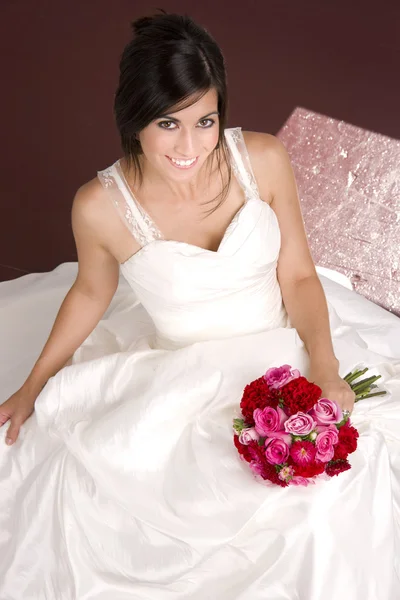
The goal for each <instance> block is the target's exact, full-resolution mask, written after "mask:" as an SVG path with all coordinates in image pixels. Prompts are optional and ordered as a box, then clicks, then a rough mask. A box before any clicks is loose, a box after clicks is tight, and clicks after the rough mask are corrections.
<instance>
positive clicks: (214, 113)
mask: <svg viewBox="0 0 400 600" xmlns="http://www.w3.org/2000/svg"><path fill="white" fill-rule="evenodd" d="M218 114H219V113H218V111H216V110H215V111H213V112H210V113H208V115H204V117H200V119H198V120H199V121H201V120H202V119H206V118H207V117H210V116H211V115H218ZM158 118H159V119H168V120H169V121H174V122H175V123H180V120H179V119H176V118H175V117H171V116H170V115H160V116H159V117H158Z"/></svg>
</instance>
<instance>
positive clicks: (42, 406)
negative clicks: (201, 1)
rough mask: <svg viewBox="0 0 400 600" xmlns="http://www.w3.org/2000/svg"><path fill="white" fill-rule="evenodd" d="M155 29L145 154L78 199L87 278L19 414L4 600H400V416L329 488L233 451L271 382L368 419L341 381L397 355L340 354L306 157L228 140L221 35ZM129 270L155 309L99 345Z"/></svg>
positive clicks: (367, 422) (19, 399)
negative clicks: (307, 221) (253, 464)
mask: <svg viewBox="0 0 400 600" xmlns="http://www.w3.org/2000/svg"><path fill="white" fill-rule="evenodd" d="M133 26H134V33H135V35H134V39H133V40H132V41H131V42H130V43H129V44H128V45H127V47H126V48H125V50H124V53H123V56H122V59H121V64H120V81H119V87H118V90H117V94H116V98H115V116H116V122H117V126H118V129H119V133H120V136H121V141H122V148H123V153H124V157H123V158H121V159H120V160H118V161H116V162H115V163H114V164H113V165H111V166H110V167H108V168H107V169H104V170H103V171H100V172H99V173H98V177H96V178H95V179H93V180H91V181H89V182H88V183H86V184H85V185H83V186H82V187H81V188H80V189H79V190H78V191H77V193H76V196H75V198H74V202H73V210H72V224H73V231H74V236H75V240H76V246H77V251H78V260H79V272H78V276H77V279H76V281H75V283H74V284H73V286H72V288H71V290H70V291H69V292H68V294H67V296H66V298H65V300H64V302H63V304H62V306H61V308H60V311H59V314H58V316H57V319H56V321H55V324H54V327H53V329H52V332H51V334H50V337H49V339H48V341H47V343H46V345H45V347H44V349H43V352H42V354H41V356H40V357H39V359H38V360H37V362H36V364H35V366H34V368H33V370H32V372H31V374H30V375H29V377H28V378H27V380H26V382H25V384H24V385H23V386H22V387H21V388H20V389H19V390H18V391H17V392H16V393H15V394H13V396H11V398H9V399H8V400H7V401H6V402H5V403H4V404H3V405H2V406H1V407H0V418H1V421H0V423H1V424H3V425H4V426H3V427H2V430H3V432H4V436H5V438H6V443H7V444H8V445H9V446H10V447H9V449H8V450H7V451H6V449H5V450H4V452H3V453H2V454H3V457H2V459H3V463H2V465H1V476H2V481H3V487H4V492H3V491H2V497H1V501H0V503H1V511H2V512H1V526H2V529H3V532H2V536H1V538H0V544H1V551H2V557H4V558H3V560H2V565H1V567H0V570H1V575H2V577H1V578H0V579H1V583H0V598H7V599H8V600H11V599H14V598H15V599H16V598H18V599H20V598H32V599H44V598H46V599H47V598H52V600H53V599H54V598H57V600H58V599H60V600H61V599H62V600H64V599H65V600H67V599H68V600H70V599H71V600H72V599H79V600H82V599H89V598H90V599H95V598H96V599H98V600H100V599H107V600H108V599H110V600H111V599H112V600H117V599H125V598H127V599H128V598H129V599H131V598H138V599H139V598H140V599H142V598H143V599H144V598H155V599H164V598H165V599H166V598H188V599H189V598H190V599H196V598H198V599H202V600H203V599H204V598H215V599H217V598H218V600H221V599H226V600H228V599H229V600H232V599H233V598H238V599H239V598H241V599H247V598H251V599H252V600H254V599H256V598H267V597H268V598H278V597H279V598H282V599H283V598H288V599H289V598H290V599H293V598H301V599H304V600H306V599H307V600H312V599H317V598H318V599H319V598H321V597H322V595H323V597H324V598H328V599H332V600H334V599H335V600H336V599H337V598H339V597H347V598H352V600H358V599H361V598H362V599H363V600H365V599H366V598H371V600H372V598H373V599H374V600H381V599H382V600H383V599H384V598H385V599H388V598H390V599H392V598H393V600H394V598H395V597H397V596H396V594H397V592H398V591H399V587H398V580H397V576H396V572H395V568H396V564H395V559H394V557H395V548H394V545H395V544H396V543H397V541H398V529H397V528H394V521H393V519H395V518H396V514H397V513H396V514H395V513H394V511H395V510H397V505H396V502H395V499H394V488H393V489H392V484H391V479H390V477H389V475H388V472H389V470H390V469H391V468H392V469H395V468H396V469H398V464H397V463H396V462H395V459H393V461H392V463H390V460H389V458H388V455H387V451H388V450H389V451H390V452H392V450H393V456H394V457H395V456H396V452H397V455H398V452H399V447H400V446H399V439H398V436H397V439H396V436H395V434H394V433H393V432H396V427H397V428H398V427H399V414H400V411H399V409H398V406H397V407H396V408H395V409H394V408H393V407H394V406H395V405H394V404H393V403H390V402H389V401H388V406H389V408H388V411H390V419H387V420H386V419H385V413H384V412H383V409H381V405H382V400H380V401H375V402H372V401H370V404H368V401H365V406H366V409H365V412H364V414H363V415H362V416H361V417H360V423H361V424H362V425H363V426H364V434H365V435H364V438H363V439H361V442H360V449H359V451H358V452H357V455H355V458H354V464H353V469H352V471H351V472H350V473H347V474H344V475H342V476H341V477H340V478H337V479H336V478H335V481H334V480H332V481H330V482H329V483H328V484H326V485H325V484H321V485H318V486H315V487H314V488H312V489H311V488H307V489H301V490H300V491H299V490H297V489H294V488H290V489H289V488H287V489H284V490H282V489H275V488H271V489H269V488H268V489H267V488H265V487H263V486H260V485H259V484H258V483H256V482H255V481H254V480H253V479H252V478H251V476H250V475H249V473H248V472H247V470H246V469H245V467H243V465H242V464H241V463H240V461H239V460H238V459H237V457H236V455H235V451H234V450H233V446H232V434H231V419H232V414H233V410H234V409H235V408H236V407H237V406H238V403H239V400H240V396H241V391H242V390H243V387H244V385H245V384H246V383H248V382H249V381H251V380H252V379H254V378H256V377H258V376H259V375H260V374H261V373H262V372H264V371H265V370H266V368H268V367H269V366H274V365H275V366H277V365H280V364H282V363H290V364H292V365H293V366H296V367H297V368H299V369H300V370H301V371H302V372H303V373H304V374H306V375H308V377H309V378H311V379H312V380H313V381H315V382H316V383H318V385H320V387H321V388H322V391H323V394H324V395H325V396H328V397H329V398H331V399H334V400H337V401H338V402H339V404H340V405H341V406H342V408H343V409H345V410H348V411H352V410H353V404H354V393H353V392H352V391H351V389H350V387H349V386H348V385H347V383H346V382H345V381H344V380H343V379H342V378H341V377H340V374H339V366H340V371H341V372H342V371H345V370H347V369H348V367H352V366H354V362H358V361H360V360H365V361H367V362H368V361H369V362H370V363H371V364H372V363H373V359H375V362H374V363H373V364H377V361H378V360H380V359H383V358H384V357H382V356H379V355H378V354H376V353H375V354H374V353H373V352H369V350H368V349H365V347H364V348H363V345H362V344H361V345H357V344H356V349H355V347H354V343H352V341H351V340H349V341H347V340H346V338H345V339H344V340H338V341H337V350H336V351H334V347H333V344H332V338H331V332H330V322H329V314H328V307H327V303H326V299H325V295H324V291H323V288H322V286H321V283H320V280H319V278H318V276H317V274H316V270H315V266H314V264H313V261H312V259H311V256H310V252H309V249H308V245H307V240H306V236H305V232H304V228H303V222H302V217H301V212H300V207H299V200H298V196H297V190H296V184H295V180H294V177H293V173H292V169H291V166H290V162H289V159H288V157H287V154H286V152H285V149H284V148H283V146H282V144H281V143H280V142H279V141H278V140H277V139H276V138H274V137H273V136H271V135H267V134H263V133H252V132H242V131H241V129H240V128H233V129H226V110H227V92H226V77H225V68H224V60H223V57H222V54H221V51H220V49H219V48H218V46H217V44H216V43H215V41H214V40H213V39H212V37H211V36H210V35H209V34H208V33H207V32H206V31H205V30H204V29H203V28H201V27H199V26H198V25H196V24H195V23H194V22H193V21H192V20H191V19H189V18H187V17H180V16H177V15H159V16H155V17H153V18H143V19H139V20H138V21H136V22H135V23H134V24H133ZM120 269H121V271H122V273H123V275H124V276H125V278H126V280H127V281H128V283H129V284H130V286H131V288H132V290H133V292H134V294H135V297H131V305H130V306H123V307H121V309H120V310H119V311H117V313H116V320H115V321H114V322H113V324H112V325H111V326H107V327H108V329H107V327H106V328H105V330H106V332H107V335H105V336H103V337H102V336H98V337H96V335H97V334H98V332H99V331H101V327H102V323H101V319H102V317H103V315H104V313H105V311H106V309H107V307H108V306H109V304H110V302H111V300H112V298H113V296H114V293H115V291H116V289H117V286H118V280H119V270H120ZM353 297H355V294H354V296H353ZM360 302H361V303H362V301H361V299H360ZM105 330H104V331H105ZM92 332H93V333H92ZM107 336H108V337H107ZM110 336H111V337H112V339H113V343H114V342H115V345H114V346H113V345H111V346H107V343H105V342H104V340H106V339H109V337H110ZM99 340H100V341H99ZM102 344H104V346H103V345H102ZM89 347H91V348H93V347H94V348H97V350H96V356H93V355H90V352H89V354H85V349H87V348H89ZM78 348H79V350H78ZM110 348H112V350H111V349H110ZM355 351H356V352H357V355H356V356H355V355H354V352H355ZM71 357H72V359H71ZM69 359H71V360H69ZM67 363H69V364H68V365H67V366H66V364H67ZM388 364H390V361H389V363H388ZM63 367H64V368H63ZM389 383H390V382H389ZM389 383H388V385H389ZM392 385H393V386H394V387H393V389H396V390H397V394H398V391H399V378H397V379H396V378H395V379H394V381H393V383H392ZM396 385H397V388H396ZM389 387H390V386H389ZM394 396H395V394H393V398H394ZM398 399H399V395H397V401H398ZM34 407H35V412H33V409H34ZM371 407H372V408H371ZM374 407H379V410H380V411H381V413H382V414H383V416H382V417H381V422H380V424H379V423H374V422H373V420H372V419H369V412H371V411H372V412H373V409H374ZM32 413H33V414H32ZM356 413H357V411H356ZM361 413H362V410H361ZM361 413H360V414H361ZM354 416H355V418H356V414H355V415H354ZM28 417H30V418H29V419H28ZM27 419H28V420H27ZM22 432H23V439H22V437H21V434H22ZM385 433H386V437H387V439H386V440H385V438H384V434H385ZM393 440H394V442H393ZM396 460H397V459H396ZM393 472H394V471H393ZM396 475H397V476H399V474H398V472H397V474H396ZM398 481H399V480H398ZM375 482H376V483H378V482H380V489H379V491H376V490H375V489H374V485H375ZM396 485H398V483H397V484H396ZM361 494H362V495H363V503H362V505H360V506H357V507H355V500H356V498H357V500H358V499H359V497H360V495H361ZM392 496H393V498H392ZM382 509H384V511H385V518H382V517H381V519H380V521H379V524H378V523H376V519H377V518H378V515H379V514H380V511H381V510H382ZM320 517H322V518H320ZM342 519H344V522H345V524H344V526H343V527H342V526H340V527H338V525H339V524H340V525H341V524H342ZM371 538H372V539H373V540H374V545H375V547H376V548H377V550H378V551H379V552H378V555H377V556H376V557H374V558H373V557H372V556H371V555H370V554H369V552H368V551H367V550H366V545H367V543H368V541H369V540H370V539H371ZM367 578H368V579H367ZM378 583H379V586H378Z"/></svg>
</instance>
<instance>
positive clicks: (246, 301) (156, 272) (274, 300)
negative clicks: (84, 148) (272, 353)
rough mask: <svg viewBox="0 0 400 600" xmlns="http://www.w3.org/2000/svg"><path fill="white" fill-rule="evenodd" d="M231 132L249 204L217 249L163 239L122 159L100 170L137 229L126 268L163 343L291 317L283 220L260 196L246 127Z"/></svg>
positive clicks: (270, 325)
mask: <svg viewBox="0 0 400 600" xmlns="http://www.w3.org/2000/svg"><path fill="white" fill-rule="evenodd" d="M225 137H226V140H227V143H228V147H229V149H230V156H231V160H232V163H231V164H232V167H233V172H234V174H235V176H236V177H237V179H238V181H239V183H240V185H241V186H242V188H243V190H244V192H245V194H244V195H245V203H244V205H243V206H242V208H241V209H240V210H239V211H238V213H237V214H236V215H235V217H234V218H233V219H232V221H231V223H230V225H229V226H228V228H227V230H226V231H225V234H224V236H223V239H222V241H221V244H220V246H219V248H218V250H217V251H216V252H213V251H210V250H206V249H203V248H200V247H198V246H194V245H192V244H187V243H183V242H177V241H171V240H166V239H163V238H162V235H161V234H160V232H159V231H158V230H157V228H156V227H155V225H154V224H152V223H151V220H150V219H149V217H148V215H147V214H146V213H145V212H144V210H143V209H142V208H141V207H140V205H139V204H138V203H137V201H136V200H135V198H134V197H133V195H132V192H131V190H130V189H129V187H128V185H127V183H126V181H125V179H124V178H123V176H122V174H121V170H120V168H119V163H118V161H117V163H114V165H112V166H111V167H109V168H108V169H107V170H105V171H101V172H99V178H100V180H101V181H102V183H103V185H104V187H105V188H106V189H108V190H109V191H110V198H113V200H114V204H115V205H116V206H117V208H119V209H120V210H119V212H120V214H121V216H122V217H123V218H124V221H125V223H126V224H128V226H129V225H130V226H131V232H132V235H134V236H135V237H136V239H137V240H138V241H139V242H140V243H142V248H141V249H140V250H139V251H138V252H137V253H136V254H134V255H133V256H132V257H131V258H129V259H128V260H127V261H126V262H124V263H123V264H122V265H121V271H122V274H123V275H124V277H125V278H126V280H127V281H128V282H129V284H130V286H131V287H132V289H133V290H134V292H135V293H136V295H137V297H138V299H139V300H140V302H141V303H142V304H143V306H144V308H145V309H146V310H147V312H148V313H149V315H150V316H151V318H152V320H153V322H154V325H155V328H156V334H157V335H156V344H157V346H159V347H163V348H177V347H182V346H186V345H188V344H191V343H194V342H197V341H202V340H207V339H219V338H226V337H229V336H232V335H241V334H247V333H255V332H258V331H263V330H267V329H274V328H276V327H285V326H286V324H287V316H286V311H285V309H284V306H283V303H282V296H281V293H280V288H279V284H278V281H277V276H276V265H277V260H278V256H279V250H280V242H281V238H280V230H279V224H278V220H277V218H276V215H275V213H274V211H273V210H272V209H271V207H270V206H269V205H268V204H267V203H266V202H263V201H262V200H261V199H260V196H259V193H258V188H257V184H256V181H255V178H254V175H253V172H252V170H251V165H250V161H249V156H248V153H247V150H246V146H245V143H244V139H243V134H242V132H241V129H240V128H235V129H228V130H226V132H225ZM121 207H124V208H123V209H122V210H121Z"/></svg>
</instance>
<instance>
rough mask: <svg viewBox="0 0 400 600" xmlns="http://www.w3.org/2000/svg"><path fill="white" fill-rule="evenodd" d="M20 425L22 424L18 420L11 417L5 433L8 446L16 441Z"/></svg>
mask: <svg viewBox="0 0 400 600" xmlns="http://www.w3.org/2000/svg"><path fill="white" fill-rule="evenodd" d="M21 425H22V423H21V422H20V421H16V420H13V419H11V425H10V427H9V428H8V431H7V434H6V444H7V445H8V446H11V445H12V444H14V442H16V441H17V438H18V435H19V429H20V427H21Z"/></svg>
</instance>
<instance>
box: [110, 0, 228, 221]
mask: <svg viewBox="0 0 400 600" xmlns="http://www.w3.org/2000/svg"><path fill="white" fill-rule="evenodd" d="M131 25H132V29H133V33H134V36H133V39H132V40H131V41H130V42H129V43H128V44H127V46H126V47H125V48H124V50H123V53H122V56H121V60H120V65H119V67H120V77H119V84H118V88H117V91H116V94H115V102H114V117H115V121H116V124H117V128H118V131H119V134H120V138H121V146H122V150H123V153H124V157H125V160H126V162H127V165H128V169H130V168H131V167H132V166H133V167H134V174H135V180H137V181H138V184H139V187H140V186H141V185H142V182H143V173H142V170H141V165H140V161H139V156H140V155H141V154H142V153H143V152H142V148H141V145H140V141H139V139H138V137H137V134H138V133H139V132H140V131H141V130H142V129H144V128H145V127H147V125H149V124H150V123H151V122H152V121H154V120H155V119H157V118H159V117H160V116H161V115H163V114H166V113H168V112H173V111H174V110H175V111H176V110H177V109H179V110H181V109H183V108H186V107H187V106H190V105H192V104H194V102H197V101H198V100H199V99H200V98H201V97H202V96H203V95H204V94H206V93H207V92H208V91H209V90H210V89H215V90H216V92H217V95H218V112H219V137H218V144H217V146H216V148H215V150H214V151H213V152H212V154H211V157H210V158H211V161H210V165H209V166H210V168H211V167H212V163H213V160H214V157H215V155H216V158H217V163H218V169H219V172H220V175H221V179H222V169H221V162H222V159H224V160H225V163H226V164H227V166H228V182H227V184H226V185H224V186H223V189H222V192H221V193H220V194H219V195H218V196H217V197H216V198H214V199H213V200H211V202H214V201H215V200H219V202H218V203H217V206H216V207H215V208H214V209H212V211H211V212H213V211H214V210H216V208H218V207H219V206H220V205H221V204H222V202H223V201H224V200H225V198H226V196H227V194H228V190H229V186H230V182H231V177H232V172H231V167H230V161H229V159H228V152H229V151H228V147H227V144H226V140H225V136H224V130H225V127H226V121H227V108H228V106H227V104H228V102H227V84H226V72H225V61H224V57H223V55H222V52H221V50H220V48H219V46H218V44H217V43H216V42H215V40H214V39H213V38H212V36H211V35H210V34H209V33H208V31H206V29H204V28H203V27H201V26H200V25H198V24H196V23H195V22H194V21H193V20H192V19H191V18H190V17H188V16H181V15H176V14H167V13H165V12H164V11H163V14H157V15H154V16H151V17H141V18H139V19H137V20H136V21H134V22H133V23H132V24H131Z"/></svg>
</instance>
